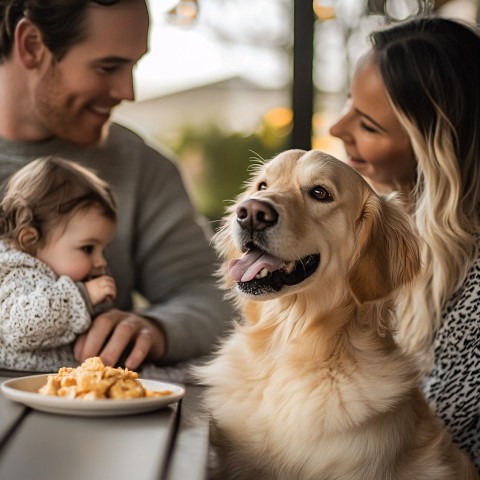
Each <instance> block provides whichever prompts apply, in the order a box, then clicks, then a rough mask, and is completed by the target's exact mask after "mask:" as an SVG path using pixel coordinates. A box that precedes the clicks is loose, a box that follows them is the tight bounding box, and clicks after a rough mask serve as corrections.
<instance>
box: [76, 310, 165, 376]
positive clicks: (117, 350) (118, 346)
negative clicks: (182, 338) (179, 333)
mask: <svg viewBox="0 0 480 480" xmlns="http://www.w3.org/2000/svg"><path fill="white" fill-rule="evenodd" d="M132 345H133V347H132V350H131V351H130V354H129V355H128V357H127V359H126V360H125V367H127V368H129V369H130V370H135V369H136V368H138V367H139V366H140V364H141V363H142V362H143V361H144V360H145V359H147V358H148V359H151V360H158V359H159V358H160V357H161V356H162V355H163V354H164V353H165V334H164V333H163V331H162V329H161V327H160V326H158V325H156V324H155V323H154V322H153V321H151V320H148V319H146V318H144V317H140V316H139V315H136V314H135V313H132V312H123V311H121V310H117V309H112V310H108V311H107V312H105V313H102V314H101V315H99V316H98V317H97V318H95V319H94V320H93V322H92V326H91V327H90V329H89V330H88V332H86V333H84V334H83V335H80V336H79V337H78V338H77V340H76V342H75V348H74V354H75V358H76V359H77V361H79V362H83V361H84V360H86V359H87V358H90V357H95V356H99V357H101V358H102V360H103V362H104V363H105V365H110V366H114V365H116V364H117V363H118V360H119V359H120V357H121V355H122V354H123V352H124V351H125V349H127V347H130V346H132Z"/></svg>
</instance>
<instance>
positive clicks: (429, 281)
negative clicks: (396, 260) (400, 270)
mask: <svg viewBox="0 0 480 480" xmlns="http://www.w3.org/2000/svg"><path fill="white" fill-rule="evenodd" d="M371 39H372V45H373V46H372V49H371V50H370V51H369V52H368V53H367V54H366V55H365V56H364V57H363V58H362V59H361V60H360V62H359V64H358V68H357V70H356V73H355V75H354V78H353V81H352V88H351V98H350V101H349V104H348V109H347V111H346V112H345V113H344V115H343V116H342V117H341V118H340V119H339V120H338V121H337V123H336V124H334V125H333V126H332V127H331V130H330V132H331V134H332V135H334V136H336V137H339V138H340V139H341V140H342V141H343V143H344V145H345V150H346V153H347V162H348V163H349V164H350V165H351V166H352V167H353V168H354V169H355V170H357V171H358V172H359V173H360V174H362V175H363V176H364V177H365V178H366V179H367V180H369V181H370V182H371V184H372V186H373V187H374V188H375V189H376V190H377V191H379V192H383V193H388V192H391V191H402V192H404V193H405V194H406V196H407V198H408V199H409V202H410V209H411V211H412V214H413V216H414V219H415V223H416V226H417V229H418V233H419V235H420V237H421V239H422V240H423V252H422V257H423V264H424V268H423V272H422V274H421V276H420V277H419V278H418V280H417V283H416V285H415V287H414V288H413V289H412V293H411V294H410V295H409V297H408V298H407V299H406V300H405V302H404V304H403V305H402V306H401V308H400V311H399V319H400V322H399V339H400V341H401V342H402V344H403V345H404V346H405V348H406V349H407V350H408V351H410V352H411V353H412V354H414V355H415V356H416V357H417V358H418V359H419V362H420V366H421V368H422V369H423V370H424V371H425V372H426V373H427V374H426V378H425V392H426V394H427V396H428V398H429V399H430V400H431V402H432V405H433V407H434V408H435V409H436V411H437V414H438V415H439V416H440V417H441V418H442V419H443V420H444V422H445V424H446V425H447V426H448V427H449V429H450V430H451V432H452V434H453V436H454V439H455V441H456V442H457V443H458V444H459V445H460V446H461V447H462V448H464V449H465V450H467V451H468V452H469V453H470V455H471V456H472V459H473V460H474V461H475V463H476V465H477V468H478V469H479V470H480V417H479V409H480V407H479V403H480V402H479V399H480V258H479V252H480V220H479V216H480V215H479V213H480V61H479V59H480V35H479V33H478V31H476V30H474V28H473V27H470V26H467V25H465V24H461V23H459V22H455V21H452V20H448V19H442V18H433V17H432V18H426V17H422V18H416V19H413V20H409V21H406V22H404V23H401V24H397V25H394V26H393V27H390V28H386V29H384V30H382V31H377V32H374V33H373V34H372V36H371Z"/></svg>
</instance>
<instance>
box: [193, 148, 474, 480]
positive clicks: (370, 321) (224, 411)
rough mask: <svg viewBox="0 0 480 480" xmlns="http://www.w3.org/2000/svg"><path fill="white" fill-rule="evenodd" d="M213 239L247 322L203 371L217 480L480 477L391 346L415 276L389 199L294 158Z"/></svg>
mask: <svg viewBox="0 0 480 480" xmlns="http://www.w3.org/2000/svg"><path fill="white" fill-rule="evenodd" d="M214 241H215V246H216V248H217V249H218V252H219V254H220V255H221V257H222V258H223V259H224V260H225V262H224V265H223V267H222V271H221V275H222V277H223V282H224V286H225V288H227V289H230V288H231V292H232V295H233V296H234V297H235V299H236V302H237V304H238V306H239V309H240V312H241V316H242V318H241V320H240V321H239V322H238V324H237V325H236V326H235V329H234V331H233V332H232V334H231V335H230V336H229V337H228V338H227V339H225V341H224V342H223V344H222V346H221V347H220V349H219V351H218V353H217V354H216V355H215V356H214V358H213V360H212V361H211V362H210V363H209V364H207V365H205V366H203V367H200V368H198V369H197V373H196V374H197V376H198V378H199V379H200V380H201V381H202V383H204V384H205V385H207V390H206V396H205V404H206V407H207V408H208V411H209V412H210V413H211V417H212V442H213V444H214V445H215V447H216V449H217V452H218V455H219V459H220V462H219V468H220V469H219V471H218V472H217V475H218V478H220V479H222V480H225V479H242V480H243V479H244V480H266V479H271V480H274V479H275V480H280V479H282V480H296V479H302V480H303V479H312V480H313V479H315V480H321V479H329V480H335V479H339V480H340V479H341V480H349V479H350V480H393V479H397V480H400V479H402V480H403V479H405V480H406V479H409V480H413V479H415V480H419V479H425V480H442V479H449V480H459V479H463V480H467V479H475V478H477V474H476V471H475V469H474V468H473V466H472V465H471V464H470V462H469V460H468V459H467V456H466V455H464V454H463V453H462V452H461V451H460V450H459V449H458V448H457V447H456V446H455V445H454V444H453V443H452V441H451V439H450V437H449V435H448V434H447V432H446V430H445V429H444V428H443V426H442V424H441V422H440V421H438V420H437V419H436V418H435V417H434V415H433V414H432V412H431V411H430V409H429V407H428V405H427V402H426V400H425V399H424V397H423V396H422V394H421V393H420V390H419V388H418V387H417V381H418V375H417V372H416V370H415V368H414V365H413V363H412V362H411V361H410V360H409V359H408V358H406V357H405V356H404V355H403V354H402V353H401V351H400V350H399V348H397V345H396V344H395V342H394V339H393V333H392V332H393V325H392V324H393V317H394V314H393V309H394V301H395V292H396V291H398V290H399V289H400V287H402V286H405V285H408V284H409V283H410V282H411V280H412V279H413V278H414V276H415V274H416V273H417V271H418V269H419V268H420V265H419V263H420V261H419V249H418V244H417V241H416V237H415V236H414V234H413V230H412V228H411V226H410V221H409V218H408V215H407V214H406V213H404V212H403V210H402V208H401V207H400V206H399V205H398V204H397V203H396V201H395V199H392V198H390V199H386V198H381V197H379V196H378V195H376V194H375V193H374V192H373V190H372V189H371V188H370V187H369V186H368V184H367V183H366V182H365V181H364V180H363V179H362V178H361V176H360V175H359V174H358V173H357V172H355V171H354V170H353V169H352V168H350V167H349V166H348V165H346V164H345V163H343V162H340V161H339V160H336V159H335V158H333V157H331V156H329V155H327V154H325V153H322V152H319V151H309V152H306V151H303V150H289V151H286V152H283V153H281V154H279V155H278V156H277V157H275V158H274V159H273V160H272V161H270V162H268V163H265V164H264V165H262V166H259V167H258V168H257V171H256V172H255V174H254V177H253V178H252V181H251V182H250V183H249V186H248V188H247V189H246V191H245V192H244V193H243V194H241V195H240V196H239V198H238V201H237V202H236V204H235V205H234V206H232V207H231V208H230V210H229V215H228V216H227V217H226V219H225V223H224V226H223V227H222V229H221V230H220V231H219V232H218V233H217V234H216V236H215V239H214Z"/></svg>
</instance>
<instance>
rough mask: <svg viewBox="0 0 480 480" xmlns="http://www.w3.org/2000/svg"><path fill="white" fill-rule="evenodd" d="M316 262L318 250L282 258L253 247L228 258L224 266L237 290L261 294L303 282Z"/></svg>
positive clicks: (314, 269)
mask: <svg viewBox="0 0 480 480" xmlns="http://www.w3.org/2000/svg"><path fill="white" fill-rule="evenodd" d="M319 264H320V255H318V254H312V255H307V256H306V257H304V258H302V259H300V260H297V261H285V260H282V259H280V258H276V257H273V256H272V255H270V254H268V253H267V252H264V251H263V250H259V249H258V248H253V249H250V250H248V251H247V252H246V253H245V254H244V255H243V256H242V257H241V258H236V259H234V260H231V261H230V263H229V265H228V270H229V273H230V276H231V277H232V279H233V280H235V281H236V282H237V284H238V287H239V288H240V290H242V291H243V292H245V293H248V294H251V295H262V294H267V293H274V292H278V291H280V290H281V289H282V287H284V286H291V285H297V284H298V283H301V282H303V281H304V280H306V279H307V278H308V277H309V276H310V275H312V274H313V273H314V272H315V271H316V270H317V268H318V265H319Z"/></svg>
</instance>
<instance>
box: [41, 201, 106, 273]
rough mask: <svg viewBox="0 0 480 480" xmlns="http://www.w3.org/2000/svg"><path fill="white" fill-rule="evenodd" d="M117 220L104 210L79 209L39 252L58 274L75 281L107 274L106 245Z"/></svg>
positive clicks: (50, 233) (56, 229)
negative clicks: (106, 215)
mask: <svg viewBox="0 0 480 480" xmlns="http://www.w3.org/2000/svg"><path fill="white" fill-rule="evenodd" d="M114 235H115V223H114V222H113V221H112V220H110V219H108V218H107V217H105V216H104V215H103V213H102V212H101V210H100V209H98V208H91V209H88V210H83V211H79V212H77V213H76V214H75V215H74V216H73V217H72V218H71V219H70V220H69V221H68V223H67V226H66V227H65V226H64V225H59V226H58V227H54V229H53V231H51V232H49V240H48V242H47V244H46V245H45V246H43V247H42V248H39V249H38V251H37V254H36V255H35V256H36V257H37V258H38V259H39V260H41V261H43V262H44V263H46V264H47V265H48V266H49V267H50V268H51V269H52V270H53V271H54V272H55V273H56V274H57V275H58V276H62V275H66V276H68V277H70V278H71V279H72V280H73V281H75V282H78V281H83V280H86V279H87V278H88V277H94V276H98V275H103V274H105V273H106V267H107V262H106V260H105V257H104V252H105V248H106V247H107V246H108V245H109V244H110V242H111V241H112V240H113V236H114Z"/></svg>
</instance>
